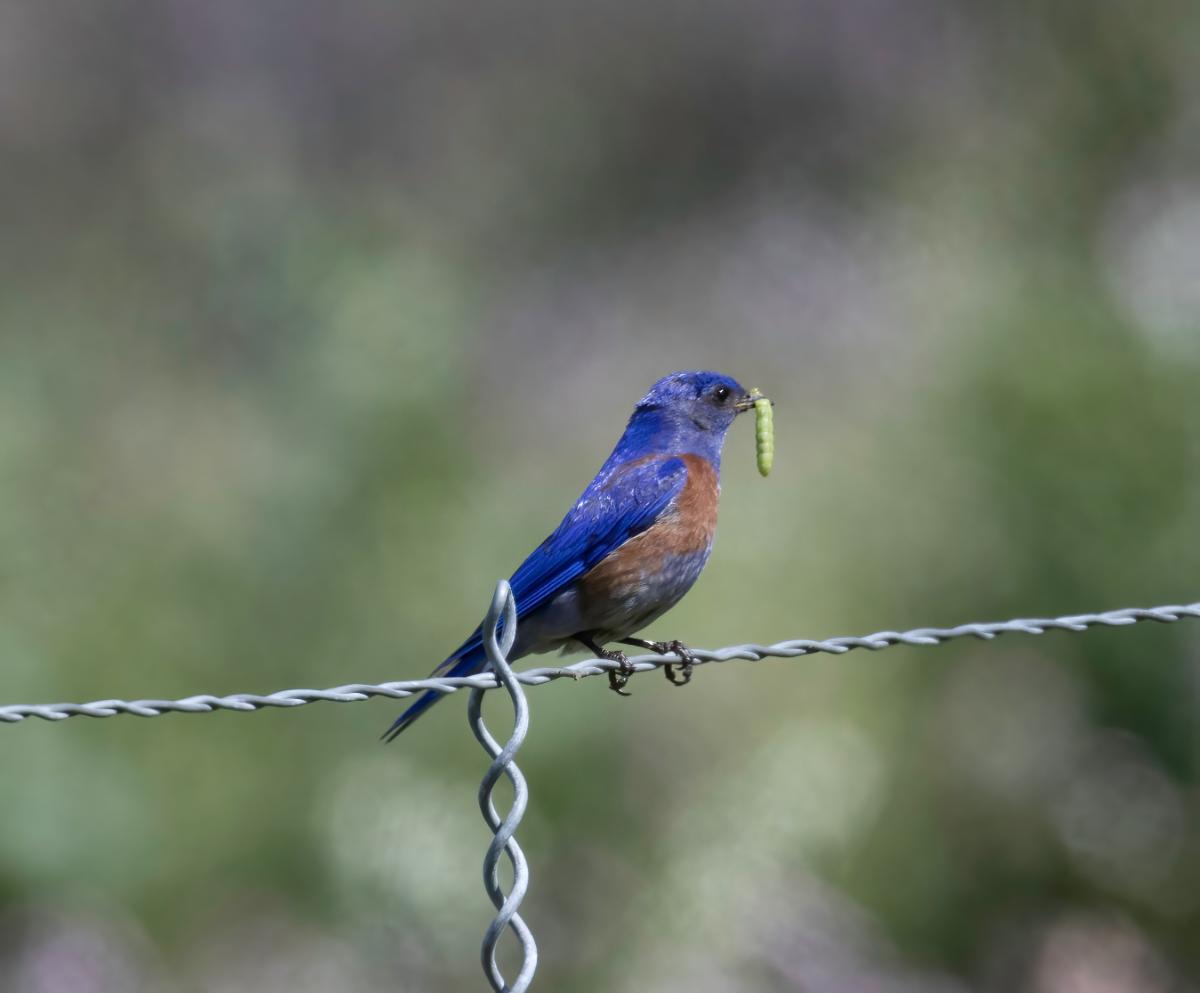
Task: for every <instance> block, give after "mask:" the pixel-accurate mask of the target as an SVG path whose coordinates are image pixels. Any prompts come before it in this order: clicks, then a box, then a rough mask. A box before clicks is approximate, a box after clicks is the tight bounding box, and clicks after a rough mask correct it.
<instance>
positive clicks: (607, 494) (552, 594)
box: [384, 372, 753, 741]
mask: <svg viewBox="0 0 1200 993" xmlns="http://www.w3.org/2000/svg"><path fill="white" fill-rule="evenodd" d="M752 403H753V401H752V398H750V397H749V396H748V394H747V393H746V391H745V390H744V389H743V388H742V387H741V386H740V385H738V383H737V382H736V381H735V380H732V379H730V378H728V377H727V376H722V375H720V374H718V373H713V372H683V373H674V374H673V375H671V376H667V377H665V378H664V379H661V380H659V381H658V382H657V383H655V384H654V386H653V387H652V388H651V389H650V391H649V392H648V393H647V394H646V396H645V397H643V398H642V400H641V401H639V403H638V405H637V407H636V408H635V409H634V413H633V416H632V417H631V418H630V420H629V424H628V425H627V427H626V429H625V432H624V434H623V435H622V436H621V439H620V441H619V442H618V443H617V446H616V448H615V449H614V450H613V452H612V454H611V455H610V456H609V457H608V459H607V461H606V462H605V463H604V465H603V466H602V467H601V469H600V471H599V472H598V473H597V474H596V477H595V479H593V480H592V482H591V483H590V484H589V485H588V488H587V489H586V490H584V492H583V494H582V495H581V496H580V497H579V499H578V500H577V501H576V502H575V504H574V505H573V506H572V507H571V509H570V510H569V511H568V512H567V515H566V516H565V517H564V518H563V520H562V522H561V523H560V524H559V525H558V527H557V528H556V529H555V530H554V532H553V533H552V534H551V535H550V536H549V537H548V538H547V539H546V540H545V541H543V542H542V543H541V544H540V545H539V546H538V547H537V548H536V549H534V551H533V552H532V553H531V554H530V555H529V556H528V558H526V559H525V561H524V562H523V563H521V565H520V567H519V568H518V569H517V571H516V572H515V573H513V575H512V578H511V579H510V580H509V582H510V584H511V586H512V590H513V595H514V597H515V598H516V602H517V619H518V626H517V640H516V643H515V644H514V646H513V650H512V652H511V653H510V658H511V659H517V658H520V657H522V656H523V655H527V654H530V653H531V652H544V651H549V650H553V649H555V648H559V647H566V646H570V645H572V644H580V645H587V644H589V643H590V644H592V645H597V646H598V645H601V644H603V642H604V641H612V640H620V639H623V638H628V637H629V636H630V635H632V634H633V633H634V632H635V631H637V630H639V629H640V628H641V627H643V626H644V625H645V624H647V623H649V622H650V620H652V619H653V618H654V617H656V616H658V615H659V614H661V613H663V612H664V611H665V610H667V609H669V608H670V607H671V606H673V605H674V604H675V603H676V602H677V601H678V599H679V598H680V597H681V596H682V595H683V593H684V592H686V590H687V588H688V587H690V586H691V584H692V583H693V582H694V581H695V578H696V576H698V575H699V572H700V569H702V568H703V565H704V562H705V560H706V559H707V557H708V550H709V547H710V545H711V536H712V530H713V528H715V525H716V494H717V489H718V486H717V479H718V475H719V470H720V459H721V446H722V444H723V442H724V438H725V432H726V431H727V430H728V428H729V425H730V424H732V423H733V419H734V417H735V416H736V415H737V414H738V413H740V412H742V411H743V410H746V409H749V407H750V406H752ZM486 664H487V660H486V657H485V655H484V652H483V647H482V638H481V634H480V629H479V628H476V629H475V631H474V632H473V633H472V634H471V636H470V637H469V638H467V640H466V641H464V642H463V643H462V645H460V646H459V647H458V649H457V650H456V651H455V652H453V653H452V654H451V655H450V656H449V657H447V658H446V659H445V661H443V662H442V663H441V664H440V665H439V666H438V667H437V668H436V669H435V670H434V674H435V675H436V674H443V675H447V676H463V675H468V674H471V673H475V672H480V671H482V669H483V668H484V667H485V666H486ZM440 696H441V694H438V693H435V692H433V691H429V692H427V693H426V694H424V695H423V696H422V697H420V698H419V699H418V700H417V701H416V702H415V703H413V704H412V706H410V707H409V708H408V710H406V711H405V712H404V714H403V715H401V717H400V718H399V719H397V721H396V722H395V723H394V724H393V725H392V726H391V727H390V728H389V729H388V731H387V732H386V733H385V735H384V737H385V738H386V739H387V740H388V741H390V740H392V739H393V738H395V737H396V735H398V734H399V733H400V732H401V731H403V730H404V729H405V728H406V727H408V726H409V725H410V724H411V723H412V722H413V721H414V720H416V718H417V717H419V716H420V715H421V714H422V713H424V712H425V711H426V710H427V709H428V708H429V707H431V706H432V705H433V704H434V703H436V702H437V700H438V699H440Z"/></svg>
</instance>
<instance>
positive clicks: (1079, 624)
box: [0, 603, 1200, 724]
mask: <svg viewBox="0 0 1200 993" xmlns="http://www.w3.org/2000/svg"><path fill="white" fill-rule="evenodd" d="M1186 618H1200V603H1191V604H1186V605H1173V606H1162V607H1126V608H1124V609H1122V610H1110V611H1106V612H1104V613H1098V614H1072V615H1068V616H1066V617H1040V618H1039V617H1034V618H1018V619H1015V620H1011V621H998V622H992V623H975V624H960V625H958V626H957V627H952V628H914V629H913V630H911V631H877V632H876V633H875V634H869V635H866V636H865V637H841V638H828V639H826V640H824V641H810V640H807V639H803V638H800V639H796V640H793V641H780V642H776V643H775V644H773V645H758V644H753V643H749V644H745V645H733V646H730V647H729V648H719V649H716V650H712V651H709V650H705V649H700V648H693V649H690V650H689V651H690V654H691V655H692V657H693V659H694V661H695V662H696V664H703V663H705V662H731V661H758V660H760V659H765V658H784V659H790V658H797V657H799V656H802V655H813V654H816V653H818V652H828V653H831V654H834V655H841V654H843V653H845V652H849V651H852V650H853V649H856V648H866V649H869V650H871V651H879V650H881V649H884V648H890V647H891V646H893V645H938V644H941V643H942V642H944V641H950V640H952V639H954V638H965V637H974V638H981V639H985V640H990V639H992V638H995V637H996V636H998V635H1001V634H1007V633H1019V634H1044V633H1045V632H1046V631H1052V630H1058V631H1084V630H1086V629H1087V628H1090V627H1097V626H1103V627H1121V626H1124V625H1127V624H1138V623H1140V622H1142V621H1159V622H1161V623H1169V622H1171V621H1178V620H1183V619H1186ZM629 662H630V663H631V664H632V666H633V669H634V671H635V672H649V671H651V670H654V669H657V668H659V667H661V666H663V665H666V664H669V663H675V664H677V663H678V662H679V657H678V656H676V655H672V654H667V655H636V656H632V657H630V659H629ZM617 665H618V663H617V662H614V661H609V660H606V659H584V660H583V661H582V662H573V663H572V664H570V665H565V666H547V667H543V668H537V669H526V670H525V671H523V672H519V673H516V677H517V679H518V681H519V682H521V683H522V684H523V685H525V686H540V685H541V684H543V683H548V682H550V681H552V680H555V679H566V678H569V679H576V680H578V679H583V678H585V677H587V676H597V675H600V674H601V673H606V672H609V671H611V670H612V669H615V668H616V667H617ZM496 686H497V683H496V679H495V677H494V676H493V675H492V674H491V673H490V672H481V673H478V674H476V675H473V676H457V677H441V678H432V679H409V680H401V681H398V682H389V683H348V684H346V685H345V686H334V687H332V688H330V689H327V690H313V689H291V690H280V691H278V692H277V693H268V694H266V695H265V696H262V695H258V694H254V693H234V694H230V695H229V696H212V695H210V694H202V695H199V696H189V697H184V698H183V699H181V700H93V701H91V702H89V703H44V704H11V705H8V706H2V707H0V723H8V724H15V723H17V722H19V721H23V720H25V719H26V718H27V717H39V718H41V719H42V720H46V721H61V720H65V719H66V718H68V717H115V716H117V715H118V714H133V715H134V716H137V717H161V716H162V715H163V714H168V713H184V714H210V713H213V712H214V711H217V710H237V711H246V710H262V709H265V708H267V707H302V706H304V705H305V704H307V703H317V702H327V703H357V702H359V701H360V700H369V699H371V698H372V697H378V696H382V697H391V698H394V699H399V698H402V697H407V696H412V695H413V694H414V693H420V692H423V691H424V690H433V691H435V692H437V693H443V694H450V693H455V692H457V691H458V690H460V689H480V690H492V689H495V688H496Z"/></svg>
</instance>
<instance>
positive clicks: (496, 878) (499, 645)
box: [467, 580, 537, 993]
mask: <svg viewBox="0 0 1200 993" xmlns="http://www.w3.org/2000/svg"><path fill="white" fill-rule="evenodd" d="M502 616H503V618H504V624H503V632H501V624H500V619H501V617H502ZM516 636H517V602H516V600H515V599H514V598H513V594H512V590H511V589H510V588H509V585H508V583H507V582H505V581H504V580H501V581H500V583H499V584H498V585H497V586H496V593H495V595H494V596H493V597H492V606H491V608H490V609H489V610H488V613H487V617H486V618H485V619H484V622H483V649H484V651H485V652H486V653H487V657H488V664H489V665H490V666H491V668H492V671H493V672H494V673H495V675H496V677H497V678H498V679H499V680H500V684H501V685H502V686H503V687H504V688H505V690H507V691H508V695H509V698H510V699H511V700H512V705H513V715H514V722H513V729H512V734H511V735H510V736H509V739H508V741H507V742H505V744H504V747H503V748H502V747H501V746H500V743H499V742H497V741H496V739H495V738H493V737H492V734H491V732H490V731H489V730H488V728H487V725H486V724H484V722H483V698H484V695H485V693H486V692H487V691H486V690H482V689H473V690H472V691H471V696H470V698H469V700H468V701H467V719H468V720H469V721H470V724H471V731H472V732H473V733H474V735H475V738H476V740H477V741H478V742H479V743H480V744H481V745H483V747H484V750H485V751H486V752H487V753H488V754H489V755H491V756H492V764H491V765H490V766H488V770H487V772H486V773H485V774H484V777H483V782H482V783H481V784H480V786H479V810H480V812H481V813H482V814H483V819H484V821H486V822H487V826H488V827H489V828H490V829H491V831H492V836H493V837H492V841H491V843H490V844H489V845H488V850H487V854H486V855H485V856H484V859H483V888H484V889H485V890H486V891H487V895H488V897H489V899H491V901H492V906H494V907H495V908H496V916H495V918H494V919H493V920H492V923H491V924H490V925H488V929H487V931H486V933H485V934H484V936H483V948H482V950H481V957H482V962H483V973H484V975H485V976H487V980H488V982H489V983H490V984H491V987H492V989H493V990H495V991H496V993H524V991H525V990H526V989H528V988H529V984H530V983H531V982H533V974H534V972H535V971H536V970H537V943H536V942H535V941H534V940H533V932H532V931H530V930H529V926H528V925H527V924H526V923H525V922H524V921H523V920H522V919H521V916H520V914H518V913H517V908H518V907H520V905H521V901H522V900H523V899H524V898H525V891H526V890H527V889H528V888H529V864H528V862H527V861H526V859H525V853H524V852H523V851H521V846H520V845H518V844H517V839H516V838H515V837H514V835H515V834H516V830H517V825H518V824H519V823H520V822H521V818H522V817H524V816H525V808H526V806H528V804H529V786H528V784H527V783H526V782H525V776H524V774H522V772H521V770H520V769H519V768H518V767H517V764H516V762H514V761H513V758H514V757H515V756H516V754H517V749H519V748H520V747H521V744H522V742H524V741H525V735H526V734H528V733H529V703H528V701H527V700H526V699H525V691H524V690H523V689H521V684H520V683H519V682H518V681H517V680H516V679H515V678H514V675H513V671H512V667H511V666H510V665H509V664H508V653H509V652H510V651H511V650H512V646H513V639H514V638H516ZM502 775H503V776H507V777H508V781H509V782H510V783H512V788H513V801H512V807H510V808H509V811H508V814H507V815H506V816H505V817H504V818H503V819H501V818H500V815H499V814H498V813H497V812H496V806H495V804H494V803H493V802H492V792H493V790H494V789H495V787H496V783H497V782H499V780H500V777H501V776H502ZM501 852H503V853H505V854H506V855H507V856H508V861H509V862H510V863H511V865H512V869H513V884H512V889H511V890H510V891H509V893H508V896H507V897H506V896H505V895H504V891H503V890H502V889H501V888H500V874H499V863H500V854H501ZM506 927H508V928H512V932H513V934H515V935H516V937H517V941H518V942H519V943H520V945H521V954H522V956H523V959H522V963H521V969H520V971H519V972H518V974H517V978H516V980H514V981H513V984H512V985H511V986H510V985H509V984H508V983H507V982H506V981H505V979H504V976H503V975H502V974H501V972H500V969H499V967H498V966H497V965H496V945H497V943H498V942H499V941H500V936H501V935H502V934H503V933H504V929H505V928H506Z"/></svg>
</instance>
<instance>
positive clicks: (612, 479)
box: [383, 455, 687, 741]
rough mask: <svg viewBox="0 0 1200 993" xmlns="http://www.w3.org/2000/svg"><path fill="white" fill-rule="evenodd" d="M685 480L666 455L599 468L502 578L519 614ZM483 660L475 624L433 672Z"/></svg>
mask: <svg viewBox="0 0 1200 993" xmlns="http://www.w3.org/2000/svg"><path fill="white" fill-rule="evenodd" d="M686 482H687V465H686V464H685V463H684V461H683V459H680V458H676V457H673V456H667V455H662V456H657V457H654V458H650V459H646V460H645V461H637V462H634V463H632V464H626V465H624V466H620V467H617V468H616V469H615V470H614V471H612V472H609V473H604V472H603V471H602V473H601V475H600V476H598V477H597V478H596V479H595V480H594V481H593V482H592V485H591V486H589V487H588V488H587V489H586V490H585V491H584V493H583V496H581V497H580V498H579V499H578V500H577V501H576V502H575V506H574V507H572V508H571V509H570V511H569V512H568V513H567V516H566V517H564V518H563V520H562V523H561V524H559V526H558V527H557V528H555V530H554V533H553V534H551V535H550V537H549V538H547V539H546V540H545V541H543V542H542V543H541V544H540V545H538V547H537V548H535V549H534V550H533V552H532V553H531V554H530V555H529V557H528V558H527V559H526V560H525V561H524V562H522V563H521V565H520V567H519V568H518V569H517V571H516V572H514V573H513V574H512V578H511V579H509V585H510V586H511V587H512V591H513V596H514V597H516V600H517V618H518V620H520V619H521V618H524V617H527V616H529V614H531V613H532V612H533V611H535V610H537V609H538V608H539V607H542V606H544V605H545V604H547V603H548V602H549V601H551V600H553V599H554V597H556V596H557V595H558V594H559V593H561V592H562V591H563V590H565V589H566V588H567V586H568V585H569V584H570V583H572V582H573V581H574V580H576V579H578V578H579V577H580V576H582V575H583V574H584V573H585V572H587V571H588V570H589V569H591V568H592V566H594V565H596V564H597V563H598V562H600V560H601V559H603V558H604V557H605V556H607V555H608V554H609V553H611V552H613V551H615V550H616V549H618V548H620V547H621V545H623V544H625V542H627V541H628V540H629V539H630V538H632V537H634V536H635V535H638V534H641V533H642V532H643V531H645V530H646V529H647V528H648V527H650V525H651V524H653V523H654V522H655V521H656V520H658V517H659V515H660V514H661V513H662V512H663V511H664V510H665V509H666V507H667V506H668V504H670V502H671V501H672V500H673V499H675V497H676V496H677V495H678V493H679V491H680V490H682V489H683V487H684V484H685V483H686ZM486 664H487V657H486V655H485V654H484V651H483V636H482V633H481V629H480V628H476V629H475V631H474V632H473V633H472V634H471V636H470V637H469V638H468V639H467V640H466V641H464V642H463V643H462V644H461V645H460V646H459V647H458V649H457V650H456V651H455V652H454V653H453V654H452V655H450V656H449V658H447V659H446V660H445V661H444V662H443V663H442V664H441V665H439V666H438V667H437V668H436V669H434V670H433V673H432V674H433V675H435V676H436V675H438V674H445V675H447V676H466V675H470V674H471V673H475V672H480V671H482V669H483V667H484V666H485V665H486ZM440 699H441V694H439V693H436V692H434V691H433V690H427V691H426V692H425V693H424V694H423V695H422V696H421V697H420V698H419V699H418V700H417V701H416V702H415V703H413V705H412V706H410V707H409V708H408V709H407V710H406V711H405V712H404V713H403V714H401V715H400V717H399V718H397V719H396V722H395V723H394V724H393V725H392V726H391V727H390V728H388V730H387V731H386V732H384V735H383V737H384V739H385V740H386V741H391V740H392V739H394V738H395V737H396V736H397V735H398V734H400V732H401V731H403V730H404V729H405V728H406V727H408V726H409V725H410V724H412V722H413V721H415V720H416V719H417V718H418V717H420V716H421V714H423V713H424V712H425V711H426V710H428V709H429V708H430V707H431V706H433V705H434V704H435V703H437V701H438V700H440Z"/></svg>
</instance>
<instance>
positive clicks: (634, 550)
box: [579, 455, 721, 599]
mask: <svg viewBox="0 0 1200 993" xmlns="http://www.w3.org/2000/svg"><path fill="white" fill-rule="evenodd" d="M680 458H681V459H682V460H683V462H684V464H685V465H686V466H687V480H686V481H685V482H684V484H683V488H682V489H681V490H680V491H679V495H678V496H677V497H676V498H675V500H674V503H673V505H672V506H671V507H670V508H669V509H668V510H667V511H666V512H665V513H664V514H663V515H662V516H661V517H660V518H659V519H658V520H657V521H655V522H654V523H653V524H652V525H650V527H648V528H647V529H646V530H645V531H643V532H642V533H641V534H639V535H636V536H635V537H633V538H630V539H629V540H628V541H627V542H625V543H624V544H623V545H621V546H620V548H617V549H616V550H615V551H613V552H612V553H611V554H610V555H608V556H607V557H606V558H604V559H603V560H602V561H600V562H598V563H597V564H596V565H594V566H593V567H592V568H591V569H590V570H588V572H586V573H585V574H584V575H583V576H581V577H580V579H579V586H580V593H581V594H582V596H583V597H584V598H585V599H593V598H613V597H616V598H622V597H624V596H627V595H628V593H629V592H630V591H632V590H637V589H644V588H646V587H648V586H653V585H654V584H655V583H656V581H657V580H658V579H659V578H660V577H661V578H663V579H666V578H667V577H668V576H669V575H670V574H671V573H673V572H674V571H675V568H676V564H677V563H678V562H679V561H680V560H681V559H693V558H696V557H700V558H701V564H702V560H703V559H704V558H707V556H708V551H709V549H710V548H711V547H712V541H713V535H714V534H715V533H716V528H717V501H718V498H719V497H720V492H721V488H720V483H719V481H718V478H717V472H716V470H715V469H714V468H713V467H712V464H711V463H710V462H709V461H708V460H707V459H705V458H703V457H701V456H699V455H682V456H680Z"/></svg>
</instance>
